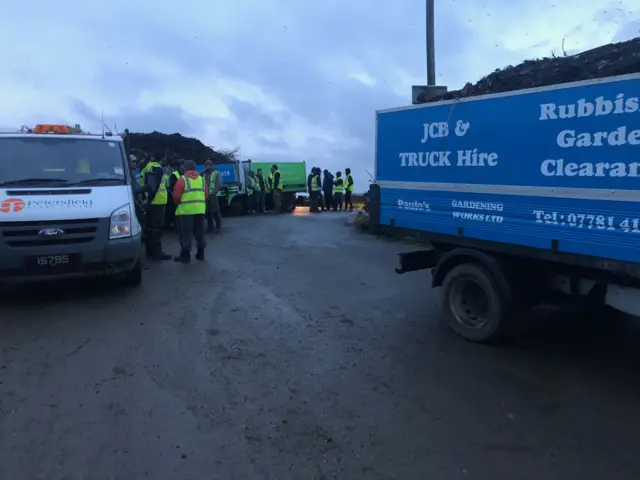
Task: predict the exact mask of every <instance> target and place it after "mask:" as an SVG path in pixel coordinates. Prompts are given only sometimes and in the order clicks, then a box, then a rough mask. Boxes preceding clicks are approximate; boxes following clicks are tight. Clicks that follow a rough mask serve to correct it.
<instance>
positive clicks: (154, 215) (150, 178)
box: [140, 156, 171, 260]
mask: <svg viewBox="0 0 640 480" xmlns="http://www.w3.org/2000/svg"><path fill="white" fill-rule="evenodd" d="M163 175H164V169H163V168H162V165H160V164H159V163H158V162H156V159H155V157H154V156H150V157H149V158H148V161H147V163H146V165H145V166H144V167H143V168H142V170H141V171H140V188H141V190H142V191H143V192H144V194H145V197H146V204H145V206H144V208H145V213H146V214H145V216H144V223H145V225H144V227H145V237H144V238H145V247H146V250H147V257H148V258H150V259H152V260H168V259H170V258H171V255H167V254H165V253H164V252H163V250H162V232H161V230H160V229H161V228H162V226H163V225H164V220H165V218H164V216H165V210H166V208H167V186H166V184H165V183H164V182H163Z"/></svg>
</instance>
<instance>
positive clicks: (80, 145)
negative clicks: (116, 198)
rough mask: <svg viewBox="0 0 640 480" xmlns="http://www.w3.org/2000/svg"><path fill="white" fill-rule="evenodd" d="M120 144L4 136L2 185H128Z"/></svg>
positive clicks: (0, 150) (0, 158)
mask: <svg viewBox="0 0 640 480" xmlns="http://www.w3.org/2000/svg"><path fill="white" fill-rule="evenodd" d="M124 168H125V164H124V161H123V154H122V148H121V146H120V145H119V142H110V141H103V140H96V139H89V138H88V139H81V138H69V137H64V136H53V135H42V136H28V137H27V136H25V137H5V138H2V137H0V185H4V186H7V185H12V184H14V185H19V184H29V185H31V186H38V185H43V186H55V185H60V186H68V185H81V184H85V185H92V184H94V185H102V184H104V185H124V184H125V183H126V177H125V172H124Z"/></svg>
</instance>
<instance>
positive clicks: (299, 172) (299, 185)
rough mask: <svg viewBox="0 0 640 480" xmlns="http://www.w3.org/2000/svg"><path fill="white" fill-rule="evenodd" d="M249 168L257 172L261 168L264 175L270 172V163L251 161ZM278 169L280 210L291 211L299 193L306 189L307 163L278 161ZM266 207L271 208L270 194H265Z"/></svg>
mask: <svg viewBox="0 0 640 480" xmlns="http://www.w3.org/2000/svg"><path fill="white" fill-rule="evenodd" d="M250 165H251V167H250V168H251V170H253V171H254V172H257V171H258V169H259V168H261V169H262V172H263V174H264V177H265V178H267V177H268V176H269V174H270V173H271V165H272V164H271V163H266V162H253V161H252V162H251V164H250ZM277 165H278V170H279V171H280V175H281V178H282V180H283V181H282V211H283V212H292V211H293V210H295V208H296V205H297V196H298V194H299V193H303V192H306V191H307V164H306V162H278V164H277ZM266 203H267V209H272V208H273V202H272V201H271V195H267V202H266Z"/></svg>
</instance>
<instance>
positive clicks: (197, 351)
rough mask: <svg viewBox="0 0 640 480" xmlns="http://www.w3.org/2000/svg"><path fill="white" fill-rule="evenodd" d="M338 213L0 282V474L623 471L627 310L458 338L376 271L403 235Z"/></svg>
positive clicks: (244, 225) (419, 276) (634, 390)
mask: <svg viewBox="0 0 640 480" xmlns="http://www.w3.org/2000/svg"><path fill="white" fill-rule="evenodd" d="M346 220H347V216H346V215H344V214H338V213H336V214H333V213H323V214H320V215H309V214H308V212H306V211H304V210H302V211H301V212H298V213H297V214H296V215H293V216H288V215H287V216H266V217H261V218H232V219H227V220H226V223H225V225H224V231H223V232H222V233H221V234H218V235H213V236H212V237H211V242H210V246H209V248H208V250H207V255H208V257H207V260H206V262H205V263H204V264H203V263H192V264H191V265H178V264H174V263H173V262H164V263H160V264H151V265H149V267H148V269H147V270H146V271H145V279H144V283H143V286H142V287H141V288H138V289H125V288H121V287H119V286H116V285H113V284H112V283H109V282H105V281H95V282H93V281H92V282H81V283H77V282H76V283H73V282H72V283H57V284H55V285H37V286H30V287H26V288H20V289H12V290H4V292H3V294H2V297H1V298H0V302H1V303H0V305H1V306H0V312H1V313H0V328H1V332H2V333H1V334H0V478H1V479H3V480H4V479H11V480H22V479H25V480H36V479H46V480H58V479H69V480H72V479H78V480H80V479H82V480H87V479H91V480H92V479H96V480H102V479H105V480H106V479H123V480H128V479H144V478H150V479H154V480H163V479H170V480H173V479H190V480H200V479H223V480H226V479H251V480H253V479H256V480H257V479H276V480H281V479H282V480H284V479H304V480H306V479H329V478H340V479H348V480H352V479H360V478H362V479H372V480H374V479H399V480H412V479H416V480H424V479H429V480H439V479H446V480H458V479H472V480H476V479H477V480H484V479H487V480H489V479H491V480H495V479H509V480H516V479H527V480H528V479H532V480H541V479H544V480H555V479H562V480H567V479H581V480H589V479H602V480H611V479H616V480H624V479H634V480H635V479H637V478H638V475H639V473H638V466H639V464H640V457H638V455H637V452H638V448H639V447H640V433H639V429H638V427H637V426H638V425H639V424H640V407H639V405H640V383H639V382H638V372H639V371H640V370H639V367H640V361H639V358H640V355H639V354H638V345H640V333H639V332H640V330H638V327H637V325H636V324H635V323H633V322H630V321H625V320H619V319H618V320H613V319H602V321H601V322H599V323H596V324H591V323H589V324H586V323H584V322H582V321H581V320H580V319H572V318H566V316H558V315H552V314H549V313H545V314H544V315H540V318H539V319H537V321H535V322H534V327H532V328H530V329H528V330H527V332H528V334H527V335H526V336H523V337H522V339H520V340H517V341H516V342H515V343H514V344H513V345H511V346H509V347H505V348H492V347H484V346H479V345H474V344H470V343H467V342H465V341H463V340H460V339H458V338H457V337H455V336H453V335H452V334H451V333H449V331H448V330H447V329H446V328H444V327H443V326H441V323H440V322H439V305H438V303H439V297H438V295H439V292H438V291H437V290H431V289H430V287H429V274H428V273H427V272H419V273H414V274H407V275H402V276H399V275H396V274H395V273H394V270H393V269H394V266H395V264H396V263H395V262H396V257H395V255H396V253H398V252H400V251H403V250H407V249H410V248H412V247H407V246H403V245H401V244H398V243H390V242H387V241H384V240H376V239H375V237H371V236H366V235H363V234H359V233H357V232H355V231H353V229H352V228H349V227H348V226H346V225H345V223H346ZM165 245H166V248H167V249H168V250H169V249H171V250H172V251H175V250H176V249H177V245H176V242H175V239H174V238H167V239H166V241H165Z"/></svg>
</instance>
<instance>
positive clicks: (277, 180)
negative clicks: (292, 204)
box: [269, 164, 283, 213]
mask: <svg viewBox="0 0 640 480" xmlns="http://www.w3.org/2000/svg"><path fill="white" fill-rule="evenodd" d="M282 185H283V183H282V175H280V170H278V165H276V164H273V165H271V174H270V175H269V187H270V190H271V196H272V198H273V211H274V213H282Z"/></svg>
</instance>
